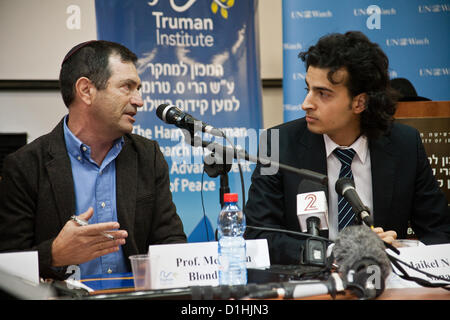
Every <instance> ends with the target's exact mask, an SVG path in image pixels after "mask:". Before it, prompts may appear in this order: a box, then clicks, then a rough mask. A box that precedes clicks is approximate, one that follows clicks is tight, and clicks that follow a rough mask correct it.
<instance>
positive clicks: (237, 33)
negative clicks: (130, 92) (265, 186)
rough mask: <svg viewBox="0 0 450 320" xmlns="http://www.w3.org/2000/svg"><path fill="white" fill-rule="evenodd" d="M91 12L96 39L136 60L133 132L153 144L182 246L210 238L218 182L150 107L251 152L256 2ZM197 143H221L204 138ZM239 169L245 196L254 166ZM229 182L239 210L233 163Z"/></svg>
mask: <svg viewBox="0 0 450 320" xmlns="http://www.w3.org/2000/svg"><path fill="white" fill-rule="evenodd" d="M95 7H96V16H97V30H98V39H102V40H110V41H115V42H119V43H122V44H123V45H125V46H126V47H128V48H129V49H130V50H132V51H133V52H135V53H136V54H137V56H138V59H139V60H138V73H139V76H140V77H141V80H142V96H143V100H144V106H143V107H142V108H140V110H139V112H138V115H137V117H136V123H135V125H134V129H133V132H134V133H136V134H139V135H142V136H144V137H147V138H149V139H154V140H157V141H158V143H159V144H160V147H161V150H162V152H163V154H164V156H165V158H166V160H167V162H168V165H169V173H170V181H171V184H170V188H171V191H172V194H173V199H174V202H175V205H176V206H177V212H178V214H179V215H180V217H181V219H182V221H183V225H184V230H185V232H186V234H187V235H188V240H189V241H190V242H195V241H206V240H213V239H214V234H213V232H214V231H213V230H215V229H216V226H217V216H218V213H219V211H220V201H219V200H220V197H219V188H220V182H219V178H210V177H209V176H208V175H207V174H206V173H205V174H204V175H202V173H203V167H204V161H203V160H204V159H203V157H204V155H205V153H204V151H203V149H202V148H200V147H198V148H193V147H191V146H190V145H189V144H186V143H184V136H183V133H182V131H181V129H178V128H176V127H174V126H170V125H167V124H165V123H164V122H162V121H161V120H160V119H158V118H157V116H156V109H157V107H158V106H159V105H160V104H163V103H166V104H172V105H176V106H177V107H178V108H180V109H182V110H183V111H184V112H186V113H189V114H191V115H192V116H194V117H195V118H197V119H200V120H202V121H204V122H206V123H208V124H210V125H212V126H214V127H216V128H220V129H222V130H223V131H224V132H225V134H226V135H227V137H228V138H229V139H230V140H232V141H233V142H234V144H236V145H240V146H241V147H242V148H245V149H246V150H248V151H249V154H256V148H257V146H256V144H253V143H252V142H254V141H257V137H258V134H259V130H260V128H261V127H262V111H261V85H260V76H259V61H258V57H259V54H258V51H257V50H258V48H257V41H256V30H255V15H256V9H257V1H254V0H236V1H234V0H201V1H200V0H152V1H149V0H96V2H95ZM249 133H253V134H250V135H252V136H254V137H250V138H249V137H248V136H249ZM202 138H203V140H211V141H215V142H218V143H221V144H224V143H225V142H224V141H223V139H222V138H220V139H221V140H218V139H219V138H216V137H212V136H210V135H207V134H203V135H202ZM249 139H250V140H249ZM249 141H251V142H249ZM249 147H250V148H249ZM249 149H250V150H249ZM240 163H241V164H242V170H243V176H244V182H245V189H246V190H247V189H248V187H249V186H250V177H251V173H252V171H253V169H254V165H253V164H250V163H248V162H245V161H242V160H241V161H240ZM228 176H229V186H230V191H231V192H235V193H238V194H239V204H240V205H241V204H242V192H241V182H240V178H239V170H238V166H237V165H236V161H235V162H234V164H233V166H232V168H231V172H230V173H229V174H228ZM201 190H202V192H201ZM201 193H202V194H203V199H204V203H203V204H204V207H205V211H206V216H207V219H206V220H205V219H204V218H203V209H202V198H201ZM122 196H126V195H122ZM206 226H207V229H206ZM206 230H207V232H206Z"/></svg>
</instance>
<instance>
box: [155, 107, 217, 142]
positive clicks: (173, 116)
mask: <svg viewBox="0 0 450 320" xmlns="http://www.w3.org/2000/svg"><path fill="white" fill-rule="evenodd" d="M156 115H157V116H158V118H160V119H161V120H162V121H164V122H165V123H168V124H174V125H176V126H177V127H178V128H181V129H186V130H188V131H189V132H190V133H191V135H193V134H194V133H195V132H196V131H202V132H206V133H209V134H212V135H214V136H218V137H224V135H223V132H222V131H220V130H219V129H216V128H214V127H212V126H210V125H209V124H207V123H205V122H203V121H200V120H198V119H196V118H194V117H193V116H191V115H190V114H187V113H185V112H183V111H182V110H180V109H179V108H177V107H176V106H174V105H170V104H161V105H159V106H158V108H157V109H156Z"/></svg>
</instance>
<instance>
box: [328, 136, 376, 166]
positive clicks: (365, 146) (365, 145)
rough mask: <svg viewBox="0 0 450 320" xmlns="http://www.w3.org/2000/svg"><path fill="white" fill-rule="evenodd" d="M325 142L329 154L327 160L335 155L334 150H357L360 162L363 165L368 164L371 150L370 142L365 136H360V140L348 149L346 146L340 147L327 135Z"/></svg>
mask: <svg viewBox="0 0 450 320" xmlns="http://www.w3.org/2000/svg"><path fill="white" fill-rule="evenodd" d="M323 140H324V142H325V150H326V153H327V158H328V157H329V156H330V155H331V154H332V153H333V151H334V149H336V148H339V149H348V148H352V149H353V150H355V152H356V155H357V156H358V158H359V160H360V161H361V162H362V163H365V162H366V158H367V152H368V150H369V140H368V139H367V137H366V136H365V135H361V136H359V138H358V139H356V141H355V142H353V144H352V145H351V146H349V147H346V146H345V147H344V146H340V145H338V144H337V143H336V142H334V141H333V140H331V138H330V137H329V136H328V135H326V134H324V135H323Z"/></svg>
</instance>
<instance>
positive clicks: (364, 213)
mask: <svg viewBox="0 0 450 320" xmlns="http://www.w3.org/2000/svg"><path fill="white" fill-rule="evenodd" d="M335 188H336V192H337V193H338V194H339V195H342V196H343V197H344V198H345V200H347V201H348V203H350V205H351V206H352V208H353V211H354V212H355V214H356V218H357V219H358V221H360V222H361V221H362V222H364V223H365V225H366V226H368V227H371V228H372V227H373V219H372V217H371V215H370V213H369V208H368V207H366V206H365V205H364V204H363V203H362V201H361V199H360V197H359V195H358V193H357V192H356V189H355V183H354V181H353V179H350V178H348V177H343V178H340V179H338V180H337V181H336V185H335Z"/></svg>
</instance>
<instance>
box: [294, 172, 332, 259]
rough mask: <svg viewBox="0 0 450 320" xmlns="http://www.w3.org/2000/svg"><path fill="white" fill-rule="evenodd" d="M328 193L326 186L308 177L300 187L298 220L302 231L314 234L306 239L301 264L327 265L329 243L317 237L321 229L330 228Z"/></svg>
mask: <svg viewBox="0 0 450 320" xmlns="http://www.w3.org/2000/svg"><path fill="white" fill-rule="evenodd" d="M310 190H311V191H310ZM303 191H307V192H303ZM326 194H327V192H326V186H323V185H319V184H317V183H313V182H311V181H309V180H306V179H303V180H302V182H301V183H300V185H299V187H298V194H297V217H298V222H299V224H300V228H301V230H302V232H307V233H308V234H310V235H311V236H313V237H311V238H308V239H306V241H305V246H304V252H303V256H302V260H301V264H308V265H318V266H325V265H326V262H327V261H326V250H327V243H326V241H323V240H322V239H317V238H315V237H316V236H319V231H320V230H328V204H327V196H326Z"/></svg>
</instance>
